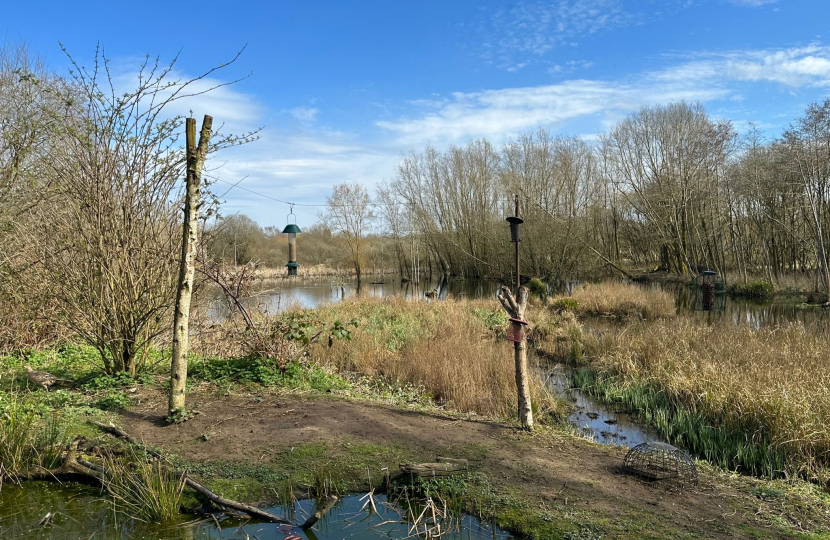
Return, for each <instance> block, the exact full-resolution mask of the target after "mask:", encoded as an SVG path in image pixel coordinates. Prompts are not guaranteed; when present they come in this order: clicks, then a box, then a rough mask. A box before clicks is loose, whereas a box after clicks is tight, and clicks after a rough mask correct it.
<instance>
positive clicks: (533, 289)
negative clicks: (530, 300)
mask: <svg viewBox="0 0 830 540" xmlns="http://www.w3.org/2000/svg"><path fill="white" fill-rule="evenodd" d="M527 288H528V290H529V291H530V294H532V295H533V296H535V297H537V298H538V299H539V300H544V299H545V298H546V297H547V295H548V286H547V285H545V282H544V281H542V280H541V279H539V278H533V279H531V280H530V281H529V282H528V284H527Z"/></svg>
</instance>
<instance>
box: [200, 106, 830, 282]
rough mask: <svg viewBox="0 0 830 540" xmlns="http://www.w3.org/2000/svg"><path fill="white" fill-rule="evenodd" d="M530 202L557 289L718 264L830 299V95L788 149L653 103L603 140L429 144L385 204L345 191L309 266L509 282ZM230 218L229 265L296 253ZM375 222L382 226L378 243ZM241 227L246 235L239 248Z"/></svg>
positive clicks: (326, 216)
mask: <svg viewBox="0 0 830 540" xmlns="http://www.w3.org/2000/svg"><path fill="white" fill-rule="evenodd" d="M514 195H518V196H519V204H520V215H521V217H522V218H523V219H524V220H525V223H524V224H523V225H522V240H523V242H522V273H523V274H524V275H533V276H538V277H542V278H544V279H547V280H548V281H552V282H556V281H566V280H572V279H575V278H579V279H585V278H591V277H595V276H598V275H600V274H606V273H608V272H609V271H612V270H613V269H615V268H616V269H627V268H628V269H630V268H638V269H662V270H665V271H668V272H672V273H676V274H685V275H693V274H696V273H698V272H699V271H701V270H704V269H711V270H715V271H717V272H719V273H722V274H724V273H728V274H731V275H732V276H733V279H735V278H737V279H740V280H746V279H748V278H750V277H753V278H758V277H761V278H763V279H765V280H767V281H769V282H771V283H777V282H778V281H779V280H780V278H781V277H782V276H784V275H791V274H793V273H798V274H802V275H804V276H805V281H806V279H810V280H812V286H813V287H814V288H815V289H816V290H827V289H828V283H829V282H830V273H828V270H827V268H828V256H827V250H828V247H830V246H828V238H827V231H828V230H830V209H829V208H828V197H830V100H827V101H825V102H823V103H819V104H814V105H811V106H809V107H808V108H807V109H806V111H805V112H804V115H803V116H802V117H800V118H798V119H796V120H795V121H794V122H793V124H792V125H791V127H790V128H789V129H788V130H786V131H785V132H784V134H783V135H782V137H781V138H779V139H775V140H765V139H764V138H763V137H762V134H761V133H760V131H759V130H757V129H755V128H754V127H751V129H750V130H749V131H748V132H747V133H745V134H743V135H741V136H739V135H738V134H737V132H736V131H735V129H734V127H733V126H732V125H731V123H730V122H728V121H724V120H719V119H714V118H711V117H710V116H709V115H708V114H707V113H706V111H705V110H704V108H703V106H701V105H700V104H697V103H694V104H690V103H686V102H678V103H671V104H668V105H656V106H650V107H644V108H642V109H641V110H639V111H637V112H635V113H633V114H631V115H630V116H629V117H628V118H625V119H624V120H622V121H620V122H618V123H617V124H616V125H614V126H613V127H611V128H610V129H609V131H608V132H606V133H603V134H600V135H599V136H598V137H597V138H596V139H595V140H591V141H586V140H584V139H582V138H579V137H562V136H556V135H554V134H552V133H551V132H549V131H547V130H544V129H539V130H537V131H534V132H531V133H526V134H523V135H520V136H519V137H517V138H516V139H515V140H511V141H510V142H508V143H506V144H505V145H503V146H501V147H500V148H497V147H495V146H494V145H493V144H491V143H490V142H488V141H487V140H485V139H480V140H475V141H471V142H469V143H468V144H466V145H465V146H461V147H458V146H451V147H450V148H448V149H447V150H445V151H439V150H437V149H435V148H433V147H431V146H427V147H426V148H425V149H423V150H422V151H414V150H413V151H411V152H410V153H409V154H408V155H406V156H404V158H403V159H402V160H401V162H400V164H399V166H398V169H397V171H396V174H395V176H394V178H393V179H392V180H391V181H389V182H386V183H385V184H383V185H381V186H380V187H379V188H378V190H377V192H376V194H375V197H374V199H373V200H371V202H370V197H369V194H368V191H367V190H366V189H365V188H364V187H362V186H360V185H357V184H341V185H339V186H336V187H335V189H334V192H333V195H332V196H331V197H330V198H329V200H328V202H329V204H330V205H331V206H330V207H329V209H328V210H327V211H326V212H324V213H323V214H321V222H322V223H321V224H319V225H315V226H314V227H310V228H308V229H307V230H306V232H305V234H304V235H303V236H302V237H301V240H300V242H301V244H300V246H301V247H300V251H299V252H300V254H301V258H302V259H303V260H304V261H305V262H306V263H307V264H326V265H329V266H332V267H343V266H351V267H355V266H356V265H360V266H361V267H362V268H364V269H365V268H367V265H368V266H374V267H377V266H383V267H386V268H396V269H398V270H399V271H400V272H401V274H403V275H405V276H409V277H411V274H412V272H415V271H420V272H426V271H430V272H434V273H445V274H450V275H457V276H467V277H502V278H504V277H509V276H510V275H511V272H512V268H513V256H512V253H513V248H512V245H511V244H510V243H509V239H510V236H509V229H508V226H507V223H506V222H505V217H507V216H511V215H513V213H514ZM226 223H227V225H228V228H227V231H225V232H223V233H222V234H221V235H219V236H217V237H216V240H215V241H214V243H213V244H212V247H211V252H212V253H213V254H214V256H215V257H219V258H222V259H224V260H230V259H229V258H230V257H231V253H235V255H234V258H235V259H236V261H237V263H245V262H247V261H249V260H258V261H261V262H263V263H264V264H267V265H275V266H279V265H282V264H285V262H284V261H283V259H284V258H285V257H284V254H283V252H285V249H282V250H279V249H277V250H275V249H273V246H275V245H281V244H280V242H281V241H283V242H284V239H283V240H280V236H281V235H280V234H279V232H278V231H271V230H267V229H266V230H262V229H260V228H259V227H258V226H256V224H255V223H253V222H251V221H250V220H248V219H247V218H245V217H244V216H234V217H232V218H228V219H227V220H226ZM369 223H372V225H373V227H372V230H373V231H382V233H381V234H380V235H372V236H368V235H366V233H365V231H366V230H367V229H368V224H369ZM243 230H244V231H245V232H242V231H243ZM231 231H240V232H238V233H235V234H236V238H237V240H236V244H235V246H236V247H235V248H233V247H232V245H231V237H230V234H231ZM242 238H244V239H245V240H244V241H243V240H240V239H242ZM356 243H357V244H358V245H357V249H355V244H356ZM256 246H261V248H256ZM251 250H254V251H251Z"/></svg>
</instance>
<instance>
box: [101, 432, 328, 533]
mask: <svg viewBox="0 0 830 540" xmlns="http://www.w3.org/2000/svg"><path fill="white" fill-rule="evenodd" d="M87 422H88V423H89V424H91V425H93V426H96V427H98V428H100V429H102V430H103V431H105V432H107V433H110V434H111V435H115V436H116V437H118V438H120V439H124V440H125V441H127V442H129V443H131V444H136V445H139V446H142V447H143V448H144V449H145V450H147V452H148V453H150V454H151V455H153V456H155V457H161V454H160V453H159V452H157V451H155V450H153V449H151V448H148V447H147V445H145V444H143V443H141V442H139V441H137V440H136V439H134V438H133V437H131V436H130V435H129V434H128V433H127V432H126V431H124V430H122V429H120V428H118V427H116V426H114V425H112V424H102V423H101V422H95V421H93V420H87ZM88 465H91V466H92V467H95V466H94V465H93V464H91V463H89V464H88ZM177 474H178V475H179V476H180V477H184V483H185V485H186V486H187V487H189V488H192V489H195V490H196V491H198V492H199V493H201V494H202V495H204V496H205V497H207V498H208V499H209V500H210V501H212V502H214V503H216V504H218V505H219V506H222V507H224V508H230V509H232V510H238V511H240V512H244V513H246V514H248V515H250V516H254V517H257V518H259V519H261V520H263V521H269V522H271V523H279V524H283V525H294V524H293V523H291V522H290V521H286V520H284V519H282V518H281V517H278V516H275V515H274V514H272V513H270V512H266V511H265V510H262V509H260V508H257V507H256V506H251V505H248V504H244V503H241V502H238V501H234V500H231V499H226V498H224V497H222V496H221V495H218V494H216V493H214V492H213V491H211V490H209V489H208V488H206V487H205V486H203V485H202V484H200V483H199V482H197V481H195V480H193V479H192V478H190V477H189V476H187V474H182V473H177ZM337 500H338V499H337V497H334V496H332V497H329V498H328V500H327V501H326V504H325V505H323V508H322V509H320V510H318V511H317V512H315V513H314V514H313V515H312V516H311V517H309V518H308V519H307V520H306V522H305V523H303V524H302V525H300V528H301V529H308V528H309V527H311V526H312V525H314V524H315V523H317V521H319V519H320V518H321V517H323V516H324V515H325V514H326V512H328V511H329V510H331V508H332V506H334V505H335V503H336V502H337Z"/></svg>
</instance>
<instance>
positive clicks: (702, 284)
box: [695, 270, 726, 311]
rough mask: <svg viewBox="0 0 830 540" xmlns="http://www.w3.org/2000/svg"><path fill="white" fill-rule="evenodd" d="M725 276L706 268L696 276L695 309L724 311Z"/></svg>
mask: <svg viewBox="0 0 830 540" xmlns="http://www.w3.org/2000/svg"><path fill="white" fill-rule="evenodd" d="M725 292H726V287H725V285H724V282H723V278H722V277H720V276H719V275H718V273H717V272H713V271H712V270H704V271H703V272H701V273H700V275H699V276H697V277H696V278H695V311H723V309H724V307H725V304H726V298H725V295H724V293H725Z"/></svg>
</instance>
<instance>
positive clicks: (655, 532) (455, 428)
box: [122, 392, 815, 538]
mask: <svg viewBox="0 0 830 540" xmlns="http://www.w3.org/2000/svg"><path fill="white" fill-rule="evenodd" d="M190 399H191V403H189V404H190V405H193V406H195V408H196V409H197V410H199V411H200V412H201V414H199V415H198V416H196V417H195V418H194V419H192V420H190V421H188V422H186V423H184V424H180V425H176V426H165V425H164V424H163V415H164V414H165V404H166V402H165V397H164V396H163V395H162V394H160V393H153V392H148V393H147V395H145V396H143V400H142V405H140V406H138V407H135V408H133V409H132V410H130V411H127V412H125V413H124V414H123V416H122V422H123V425H124V427H125V429H126V430H127V431H128V432H129V433H131V434H132V435H134V436H136V437H139V438H141V439H143V440H145V441H146V442H148V443H150V444H153V445H156V446H159V447H161V448H163V449H165V450H166V451H168V452H172V453H176V454H178V455H180V456H183V457H185V458H187V459H189V460H193V461H213V460H226V461H238V462H246V463H255V462H261V460H262V459H263V456H266V455H269V456H270V455H274V453H275V452H278V451H279V450H281V449H285V448H294V447H297V446H299V445H303V444H306V443H314V442H326V441H339V440H355V441H362V442H366V443H371V444H374V445H398V446H400V445H403V446H405V447H406V448H408V449H409V450H410V451H411V453H412V454H414V455H417V456H434V455H435V452H436V449H444V450H445V451H446V449H450V450H452V449H455V451H456V453H457V454H458V455H462V454H466V455H463V457H470V458H471V467H472V468H473V469H474V470H478V471H482V472H484V473H485V474H487V475H488V476H489V477H490V478H491V480H492V482H493V484H497V483H498V484H500V485H501V484H503V485H506V486H510V487H512V488H514V489H515V490H517V491H518V492H520V493H521V494H522V495H523V497H524V498H526V500H528V501H530V502H531V503H532V504H533V505H534V507H535V506H537V505H538V506H539V508H540V511H543V512H545V511H550V512H554V513H556V514H557V515H562V516H572V517H573V518H574V519H580V516H591V517H592V519H594V520H599V521H600V522H602V523H605V524H606V527H605V530H606V534H607V536H604V538H643V537H654V538H667V537H672V538H683V537H687V538H796V536H788V535H787V534H784V533H782V532H780V531H781V529H779V528H770V527H768V526H766V524H768V523H769V521H767V520H766V519H765V517H764V516H766V515H767V513H768V512H772V511H773V510H775V509H773V508H772V506H774V505H773V504H772V503H765V502H764V501H761V500H760V499H758V498H757V497H755V496H753V495H752V493H751V492H750V491H749V487H747V486H748V485H749V484H747V482H750V481H749V480H746V479H738V480H735V479H732V480H730V479H728V478H727V477H726V476H725V475H719V474H716V473H712V472H704V473H702V474H701V482H700V485H699V486H698V487H697V488H694V489H686V490H684V491H682V492H676V491H672V490H667V489H666V488H664V487H662V486H660V485H655V484H653V483H647V482H644V481H642V480H639V479H637V478H634V477H631V476H629V475H626V474H624V473H622V472H621V471H620V470H619V465H620V463H621V461H622V457H623V455H624V450H623V449H620V448H611V447H604V446H600V445H597V444H592V443H589V442H587V441H583V440H581V439H578V438H576V437H573V436H569V435H567V434H565V433H563V432H561V431H557V430H546V431H545V432H543V433H537V434H532V435H531V434H526V433H523V432H520V431H517V430H516V429H514V428H513V427H511V426H509V425H506V424H501V423H497V422H491V421H486V420H465V419H457V418H452V417H448V416H444V415H441V414H440V413H422V412H415V411H410V410H404V409H400V408H392V407H388V406H384V405H380V404H372V403H364V402H354V401H349V400H346V399H341V398H338V397H335V396H332V397H328V396H318V397H313V398H297V397H293V396H285V395H278V394H259V395H242V396H229V397H217V396H213V395H209V394H206V393H205V394H198V393H197V394H196V395H195V396H193V397H191V398H190ZM206 433H209V434H210V438H209V441H208V442H200V441H199V439H200V437H201V436H202V435H203V434H206ZM387 466H389V467H390V469H391V470H395V469H397V463H393V462H390V463H388V465H387ZM793 512H794V510H792V509H787V508H783V507H782V508H779V509H778V515H781V514H783V517H782V518H780V519H790V520H791V521H792V520H794V519H799V518H798V517H797V516H792V515H789V514H792V513H793ZM776 517H777V516H776ZM813 525H815V523H813ZM661 529H663V530H665V532H666V534H665V536H663V535H661V533H660V530H661ZM638 530H639V531H640V532H639V533H638V532H637V531H638ZM609 531H610V532H609Z"/></svg>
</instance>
